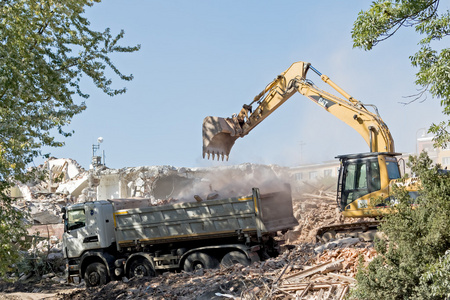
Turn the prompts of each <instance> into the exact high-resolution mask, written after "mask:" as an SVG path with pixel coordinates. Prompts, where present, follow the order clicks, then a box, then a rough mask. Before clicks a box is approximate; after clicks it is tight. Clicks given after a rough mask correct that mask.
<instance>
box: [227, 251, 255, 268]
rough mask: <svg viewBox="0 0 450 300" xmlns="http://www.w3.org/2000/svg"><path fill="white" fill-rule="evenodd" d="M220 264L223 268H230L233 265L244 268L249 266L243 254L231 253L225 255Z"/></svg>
mask: <svg viewBox="0 0 450 300" xmlns="http://www.w3.org/2000/svg"><path fill="white" fill-rule="evenodd" d="M220 264H221V265H222V266H223V267H225V268H228V267H231V266H233V265H235V264H241V265H243V266H244V267H246V266H249V265H250V264H251V261H250V259H248V257H247V255H245V254H244V253H243V252H241V251H231V252H228V253H227V254H225V256H224V257H223V258H222V260H221V261H220Z"/></svg>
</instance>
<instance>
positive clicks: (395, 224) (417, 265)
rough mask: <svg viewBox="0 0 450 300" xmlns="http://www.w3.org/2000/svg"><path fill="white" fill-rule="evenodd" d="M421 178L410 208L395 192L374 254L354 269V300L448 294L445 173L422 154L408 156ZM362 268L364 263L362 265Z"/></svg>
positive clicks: (449, 190) (449, 205)
mask: <svg viewBox="0 0 450 300" xmlns="http://www.w3.org/2000/svg"><path fill="white" fill-rule="evenodd" d="M410 164H411V170H412V171H413V172H414V173H415V174H417V175H418V176H419V177H420V179H421V189H420V193H419V197H418V198H417V199H416V200H415V205H411V203H412V199H411V198H410V195H409V193H408V192H407V191H405V190H403V189H400V188H399V189H396V190H395V192H394V195H395V198H396V199H397V200H398V204H397V205H396V206H395V213H392V214H389V215H387V216H386V217H385V218H384V219H383V222H382V225H381V229H380V230H381V231H382V232H383V233H384V234H385V235H386V237H387V239H385V240H378V241H376V244H375V248H376V250H377V252H378V256H377V257H376V258H375V259H374V260H373V261H371V262H370V263H369V264H368V265H367V266H363V267H361V268H360V269H359V271H358V273H357V275H356V279H357V287H356V289H355V290H353V291H352V292H353V293H352V296H353V297H354V298H355V299H443V298H445V296H446V295H450V279H449V277H448V276H447V274H449V273H450V267H449V258H448V254H446V253H447V251H448V249H450V173H443V172H442V171H440V170H439V168H438V166H433V165H432V162H431V160H430V158H429V157H428V156H427V155H426V153H422V154H421V155H420V157H419V158H417V157H412V158H410ZM361 265H363V264H361Z"/></svg>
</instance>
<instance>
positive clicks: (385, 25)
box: [352, 0, 450, 146]
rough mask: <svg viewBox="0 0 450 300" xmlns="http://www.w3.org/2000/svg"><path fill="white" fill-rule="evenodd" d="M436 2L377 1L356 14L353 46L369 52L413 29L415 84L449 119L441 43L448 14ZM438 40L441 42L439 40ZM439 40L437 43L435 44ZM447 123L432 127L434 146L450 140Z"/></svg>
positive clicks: (448, 82) (448, 31)
mask: <svg viewBox="0 0 450 300" xmlns="http://www.w3.org/2000/svg"><path fill="white" fill-rule="evenodd" d="M439 2H440V1H439V0H403V1H400V0H377V1H375V2H373V3H372V5H371V7H370V9H368V10H367V11H362V12H360V13H359V15H358V18H357V20H356V21H355V23H354V26H353V31H352V38H353V42H354V44H353V45H354V47H359V48H362V49H364V50H371V49H372V48H373V47H374V46H376V45H377V44H378V43H379V42H381V41H384V40H386V39H388V38H390V37H391V36H393V35H394V34H395V33H396V32H397V31H398V30H399V29H400V28H402V27H413V28H414V29H415V30H416V32H417V33H418V34H419V35H420V36H421V39H420V41H419V43H418V44H419V46H420V49H419V51H417V52H416V53H415V54H413V55H411V56H410V60H411V63H412V65H413V66H414V67H417V68H418V71H417V73H416V84H417V85H419V86H420V87H421V93H419V95H416V96H417V97H416V98H415V99H419V98H420V97H421V96H422V95H423V94H424V93H425V92H429V93H430V94H431V96H432V97H434V98H437V99H439V100H440V101H441V106H442V107H443V113H444V114H445V115H448V116H450V48H448V47H445V46H447V45H448V41H447V43H446V44H442V42H444V40H445V39H446V38H447V39H448V36H449V35H450V11H449V10H446V11H443V12H440V11H439ZM441 40H442V41H441ZM439 41H441V43H439ZM449 126H450V121H447V122H441V123H439V124H433V125H432V126H431V127H430V132H432V133H434V134H435V135H436V139H435V142H436V144H437V145H438V146H446V145H447V143H448V142H449V141H450V133H449V132H448V131H447V128H448V127H449Z"/></svg>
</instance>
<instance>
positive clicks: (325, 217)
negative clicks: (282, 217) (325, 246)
mask: <svg viewBox="0 0 450 300" xmlns="http://www.w3.org/2000/svg"><path fill="white" fill-rule="evenodd" d="M293 206H294V217H295V218H296V219H297V220H298V223H299V224H298V226H296V227H295V228H293V229H292V230H290V231H288V232H287V233H286V235H285V239H286V241H287V243H290V244H295V243H315V242H317V241H318V236H317V233H318V231H319V229H320V228H321V227H325V226H330V225H339V224H347V223H359V222H364V221H369V219H366V218H363V219H344V218H343V216H342V214H341V212H340V210H339V207H338V205H337V202H336V192H330V191H323V190H320V189H318V190H316V191H315V192H314V193H303V194H300V195H299V196H298V197H297V198H296V199H294V203H293Z"/></svg>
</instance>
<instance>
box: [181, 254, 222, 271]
mask: <svg viewBox="0 0 450 300" xmlns="http://www.w3.org/2000/svg"><path fill="white" fill-rule="evenodd" d="M218 266H219V261H218V260H217V259H216V258H214V257H212V256H210V255H208V254H206V253H203V252H194V253H192V254H190V255H189V256H188V257H187V258H186V260H185V261H184V270H185V271H186V272H193V271H195V270H198V269H215V268H217V267H218Z"/></svg>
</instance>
